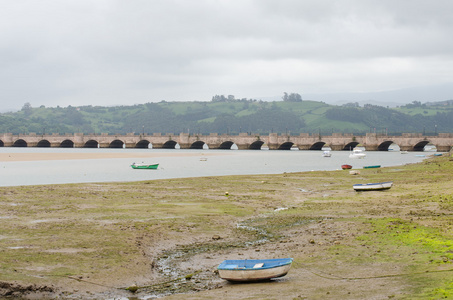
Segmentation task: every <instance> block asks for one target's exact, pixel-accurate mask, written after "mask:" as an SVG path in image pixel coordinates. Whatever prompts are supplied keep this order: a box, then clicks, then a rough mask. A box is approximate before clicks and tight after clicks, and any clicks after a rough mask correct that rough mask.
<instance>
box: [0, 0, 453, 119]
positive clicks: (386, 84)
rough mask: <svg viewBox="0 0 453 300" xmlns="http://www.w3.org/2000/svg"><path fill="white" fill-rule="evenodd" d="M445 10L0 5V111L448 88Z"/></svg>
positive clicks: (202, 1) (299, 0)
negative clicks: (39, 107)
mask: <svg viewBox="0 0 453 300" xmlns="http://www.w3.org/2000/svg"><path fill="white" fill-rule="evenodd" d="M452 12H453V1H451V0H435V1H426V0H401V1H395V0H384V1H383V0H379V1H364V0H349V1H348V0H341V1H337V0H331V1H328V0H327V1H326V0H324V1H319V0H255V1H253V0H218V1H215V0H193V1H187V0H122V1H120V0H40V1H36V0H0V104H1V106H2V108H1V109H0V110H5V109H10V108H11V109H20V108H21V107H22V106H23V104H24V103H26V102H29V103H30V104H31V105H32V107H38V106H40V105H45V106H46V107H55V106H57V105H59V106H62V107H66V106H68V105H72V106H78V105H102V106H111V105H131V104H138V103H146V102H158V101H161V100H166V101H195V100H196V101H210V100H211V98H212V96H214V95H217V94H218V95H234V96H235V97H236V98H254V99H260V98H263V99H264V98H267V97H277V98H278V97H281V96H282V95H283V93H284V92H288V93H292V92H294V93H299V94H301V95H302V98H304V99H305V98H306V97H304V95H307V94H309V95H310V96H312V95H313V94H315V95H316V94H328V93H352V92H354V93H356V92H360V93H365V92H366V93H370V92H379V91H388V90H395V89H404V88H412V87H420V86H431V85H439V84H446V83H452V82H453V38H452V32H453V18H452ZM451 98H453V95H451V96H450V98H449V99H451ZM316 100H319V101H322V100H323V99H316ZM440 100H445V99H440Z"/></svg>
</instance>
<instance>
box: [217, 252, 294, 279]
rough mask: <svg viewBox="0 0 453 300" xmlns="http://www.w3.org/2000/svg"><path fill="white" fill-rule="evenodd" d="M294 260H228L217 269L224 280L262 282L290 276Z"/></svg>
mask: <svg viewBox="0 0 453 300" xmlns="http://www.w3.org/2000/svg"><path fill="white" fill-rule="evenodd" d="M292 261H293V260H292V259H291V258H288V259H276V260H242V261H241V260H230V261H228V260H226V261H224V262H223V263H222V264H220V265H219V267H218V268H217V269H218V271H219V276H220V278H222V279H225V280H228V281H234V282H247V281H261V280H269V279H272V278H279V277H283V276H285V275H286V274H288V272H289V270H290V268H291V263H292Z"/></svg>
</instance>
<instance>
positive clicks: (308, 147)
mask: <svg viewBox="0 0 453 300" xmlns="http://www.w3.org/2000/svg"><path fill="white" fill-rule="evenodd" d="M310 147H311V145H310V144H304V145H300V144H299V145H297V148H299V150H310Z"/></svg>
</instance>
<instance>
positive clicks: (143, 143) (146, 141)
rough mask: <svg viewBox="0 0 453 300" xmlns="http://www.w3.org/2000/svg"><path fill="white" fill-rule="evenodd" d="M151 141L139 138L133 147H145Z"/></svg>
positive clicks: (147, 146)
mask: <svg viewBox="0 0 453 300" xmlns="http://www.w3.org/2000/svg"><path fill="white" fill-rule="evenodd" d="M149 145H151V143H150V142H149V141H148V140H141V141H139V142H138V143H137V144H135V148H141V149H147V148H149Z"/></svg>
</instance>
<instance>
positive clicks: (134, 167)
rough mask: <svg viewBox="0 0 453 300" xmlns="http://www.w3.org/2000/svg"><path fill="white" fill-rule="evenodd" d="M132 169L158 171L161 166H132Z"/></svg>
mask: <svg viewBox="0 0 453 300" xmlns="http://www.w3.org/2000/svg"><path fill="white" fill-rule="evenodd" d="M131 167H132V169H153V170H155V169H157V167H159V164H154V165H135V164H133V165H131Z"/></svg>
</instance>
